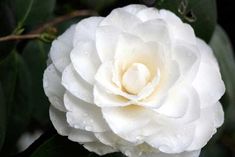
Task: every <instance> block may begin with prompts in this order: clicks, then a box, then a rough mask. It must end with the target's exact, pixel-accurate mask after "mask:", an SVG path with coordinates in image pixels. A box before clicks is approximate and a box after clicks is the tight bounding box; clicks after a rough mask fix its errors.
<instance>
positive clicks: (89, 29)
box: [72, 17, 104, 47]
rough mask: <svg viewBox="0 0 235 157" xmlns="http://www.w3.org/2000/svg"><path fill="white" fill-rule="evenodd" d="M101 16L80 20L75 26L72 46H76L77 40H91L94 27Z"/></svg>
mask: <svg viewBox="0 0 235 157" xmlns="http://www.w3.org/2000/svg"><path fill="white" fill-rule="evenodd" d="M103 19H104V18H103V17H89V18H86V19H83V20H82V21H80V22H79V23H78V24H77V25H76V28H75V32H74V33H75V35H74V40H73V42H72V43H73V46H74V47H76V45H77V42H78V41H83V42H85V41H93V40H94V39H95V34H96V29H97V26H98V25H99V23H100V22H101V21H102V20H103Z"/></svg>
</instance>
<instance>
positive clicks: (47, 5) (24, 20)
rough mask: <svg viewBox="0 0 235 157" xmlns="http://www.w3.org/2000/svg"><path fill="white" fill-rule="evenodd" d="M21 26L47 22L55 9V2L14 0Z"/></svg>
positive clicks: (50, 0)
mask: <svg viewBox="0 0 235 157" xmlns="http://www.w3.org/2000/svg"><path fill="white" fill-rule="evenodd" d="M14 2H15V4H14V7H15V12H16V17H17V20H18V22H19V25H28V26H33V25H36V24H39V23H42V22H44V21H45V20H47V19H48V18H49V17H50V16H51V14H52V12H53V10H54V7H55V2H56V1H55V0H14Z"/></svg>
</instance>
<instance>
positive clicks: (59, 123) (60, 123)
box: [49, 106, 72, 136]
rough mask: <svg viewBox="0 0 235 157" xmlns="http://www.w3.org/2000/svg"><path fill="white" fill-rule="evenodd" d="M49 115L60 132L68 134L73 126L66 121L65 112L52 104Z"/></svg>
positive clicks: (64, 134)
mask: <svg viewBox="0 0 235 157" xmlns="http://www.w3.org/2000/svg"><path fill="white" fill-rule="evenodd" d="M49 115H50V119H51V122H52V124H53V126H54V127H55V129H56V130H57V132H58V134H60V135H63V136H68V135H69V133H70V130H71V129H72V128H70V126H69V124H68V123H67V121H66V116H65V113H64V112H61V111H59V110H57V109H56V108H54V107H53V106H50V109H49Z"/></svg>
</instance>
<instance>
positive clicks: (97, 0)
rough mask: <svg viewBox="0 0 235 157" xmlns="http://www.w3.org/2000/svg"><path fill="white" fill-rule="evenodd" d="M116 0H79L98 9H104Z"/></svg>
mask: <svg viewBox="0 0 235 157" xmlns="http://www.w3.org/2000/svg"><path fill="white" fill-rule="evenodd" d="M116 1H118V0H81V2H82V3H83V4H85V5H87V6H89V7H90V8H92V9H95V10H98V11H100V10H102V9H105V8H106V7H108V6H110V5H112V4H114V3H115V2H116Z"/></svg>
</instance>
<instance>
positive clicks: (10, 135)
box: [3, 52, 32, 155]
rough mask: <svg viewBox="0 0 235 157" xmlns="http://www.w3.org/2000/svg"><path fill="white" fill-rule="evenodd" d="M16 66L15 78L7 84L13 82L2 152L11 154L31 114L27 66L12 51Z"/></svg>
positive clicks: (29, 81) (29, 82)
mask: <svg viewBox="0 0 235 157" xmlns="http://www.w3.org/2000/svg"><path fill="white" fill-rule="evenodd" d="M13 55H14V58H15V60H12V61H14V62H13V63H15V65H14V67H16V78H15V79H16V80H15V82H11V81H10V80H7V82H8V84H11V83H12V84H13V87H12V88H14V89H13V92H12V93H13V94H12V93H11V94H12V95H11V98H10V99H11V101H9V103H8V104H7V109H8V114H7V122H8V123H7V132H6V138H5V143H4V146H3V154H5V155H6V154H13V153H15V152H14V151H16V142H17V140H18V138H19V137H20V135H21V134H22V133H23V132H24V131H25V130H26V127H27V125H28V122H29V120H30V115H31V107H30V101H31V99H30V98H31V93H32V92H31V80H30V76H29V73H28V69H27V66H26V64H25V62H24V60H23V59H22V57H21V56H20V55H18V54H17V53H16V52H14V53H13Z"/></svg>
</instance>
